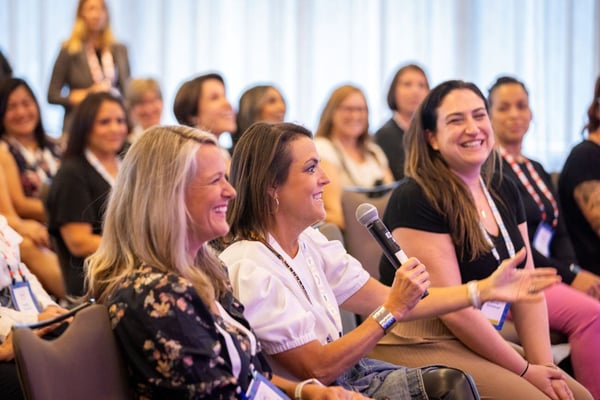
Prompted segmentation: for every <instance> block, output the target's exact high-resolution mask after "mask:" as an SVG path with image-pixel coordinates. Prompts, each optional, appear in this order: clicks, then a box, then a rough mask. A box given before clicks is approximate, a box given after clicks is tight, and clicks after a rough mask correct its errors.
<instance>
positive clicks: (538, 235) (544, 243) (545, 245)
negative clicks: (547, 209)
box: [533, 222, 554, 257]
mask: <svg viewBox="0 0 600 400" xmlns="http://www.w3.org/2000/svg"><path fill="white" fill-rule="evenodd" d="M552 237H554V229H552V227H551V226H550V225H548V224H547V223H545V222H540V224H539V225H538V227H537V229H536V230H535V234H534V235H533V247H534V248H535V249H536V250H537V251H539V252H540V253H541V254H543V255H544V257H550V243H551V242H552Z"/></svg>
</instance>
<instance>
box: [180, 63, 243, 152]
mask: <svg viewBox="0 0 600 400" xmlns="http://www.w3.org/2000/svg"><path fill="white" fill-rule="evenodd" d="M173 114H175V118H177V122H179V123H180V124H182V125H187V126H192V127H194V128H198V129H201V130H205V131H208V132H210V133H212V134H214V135H216V136H217V138H219V137H220V136H221V135H222V134H223V133H226V132H227V133H230V134H233V133H234V132H235V130H236V124H235V113H234V111H233V107H232V106H231V103H229V100H227V97H226V94H225V81H224V80H223V77H222V76H221V75H219V74H216V73H210V74H205V75H200V76H197V77H196V78H193V79H191V80H189V81H186V82H184V83H183V84H182V85H181V87H180V88H179V90H178V91H177V94H176V95H175V101H174V103H173ZM226 153H227V152H223V154H226Z"/></svg>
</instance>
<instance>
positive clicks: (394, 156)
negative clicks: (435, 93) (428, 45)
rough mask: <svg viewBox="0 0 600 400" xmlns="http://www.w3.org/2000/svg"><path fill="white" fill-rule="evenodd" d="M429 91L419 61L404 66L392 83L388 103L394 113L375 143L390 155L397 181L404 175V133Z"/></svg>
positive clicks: (380, 130)
mask: <svg viewBox="0 0 600 400" xmlns="http://www.w3.org/2000/svg"><path fill="white" fill-rule="evenodd" d="M428 92H429V81H428V80H427V74H425V71H424V70H423V68H421V67H419V66H418V65H416V64H408V65H405V66H403V67H401V68H400V69H399V70H398V72H396V74H395V75H394V79H392V83H391V84H390V89H389V91H388V94H387V104H388V107H389V108H390V110H392V113H393V115H392V118H390V119H389V120H388V122H386V123H385V124H384V125H383V126H382V127H381V128H379V130H378V131H377V132H375V142H377V144H378V145H379V146H381V149H382V150H383V152H384V153H385V155H386V157H387V158H388V161H389V163H390V169H391V170H392V174H394V179H395V180H397V181H399V180H400V179H402V178H403V177H404V145H403V143H402V140H403V138H404V132H405V131H406V130H407V129H408V126H409V125H410V121H411V119H412V116H413V114H414V113H415V111H417V108H418V107H419V104H421V102H422V101H423V99H424V98H425V96H427V93H428Z"/></svg>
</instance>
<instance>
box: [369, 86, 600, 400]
mask: <svg viewBox="0 0 600 400" xmlns="http://www.w3.org/2000/svg"><path fill="white" fill-rule="evenodd" d="M404 140H405V142H404V143H405V149H406V152H407V164H406V168H405V172H406V175H407V177H408V179H407V180H406V181H405V183H404V184H402V185H400V186H399V187H398V188H397V189H395V191H394V193H393V194H392V196H391V198H390V201H389V203H388V206H387V209H386V211H385V214H384V217H383V222H384V223H385V224H386V225H387V226H388V227H389V229H390V230H391V231H392V235H393V236H394V237H395V238H396V240H397V241H398V243H399V244H400V245H401V246H402V248H403V249H404V250H405V251H406V253H407V254H410V255H413V256H415V257H419V259H420V260H423V261H424V262H425V263H426V265H427V269H428V271H429V273H430V276H431V281H432V285H433V286H435V287H446V286H453V285H457V284H460V283H465V282H470V281H472V280H474V279H482V278H485V277H486V276H489V275H490V274H492V273H494V271H495V270H496V269H497V268H498V266H499V265H501V263H502V262H503V260H505V259H507V258H512V257H514V255H515V252H516V251H517V250H518V249H521V248H523V247H525V248H526V249H527V253H528V255H529V254H531V251H530V248H529V240H528V239H527V224H526V221H525V214H524V211H523V206H522V203H521V198H520V195H519V192H518V189H517V188H516V187H515V185H514V184H513V183H512V181H510V180H508V179H501V178H500V177H499V176H497V175H495V174H494V155H495V152H494V150H493V149H494V133H493V131H492V126H491V123H490V120H489V117H488V105H487V101H486V99H485V97H484V95H483V94H482V93H481V91H480V90H479V89H478V88H477V86H475V85H474V84H472V83H468V82H463V81H447V82H444V83H442V84H440V85H438V86H437V87H435V88H434V89H432V90H431V92H429V94H428V95H427V97H426V98H425V100H423V103H422V104H421V106H420V107H419V109H418V111H417V113H416V114H415V116H414V118H413V121H412V123H411V126H410V128H409V130H408V132H407V133H406V136H405V139H404ZM520 266H521V267H523V268H524V269H525V270H534V268H533V260H532V257H531V256H528V257H527V259H526V260H523V262H522V263H521V265H520ZM380 267H381V268H380V270H381V273H382V279H383V280H385V281H386V282H390V281H391V280H392V279H393V267H392V266H391V265H390V264H389V263H388V262H386V260H382V263H381V264H380ZM482 304H483V303H480V304H477V306H476V307H473V308H465V309H462V310H459V311H455V312H450V313H447V314H444V315H441V316H440V317H439V318H434V319H430V320H425V321H414V322H410V323H407V324H399V325H398V327H397V328H396V329H395V330H394V331H393V332H392V334H391V335H388V337H386V338H385V339H384V341H383V342H382V343H381V344H380V345H379V346H378V348H377V351H376V354H375V355H376V356H377V357H379V358H382V359H385V360H387V361H390V362H402V363H406V364H408V365H422V364H424V363H431V362H439V363H442V364H446V365H450V366H453V367H456V368H461V369H464V370H465V371H467V372H468V373H469V374H471V375H472V376H473V378H474V379H475V383H476V384H477V387H478V388H479V390H480V392H481V394H482V396H484V397H485V398H493V399H540V400H542V399H547V398H548V397H550V398H552V399H561V400H563V399H572V398H575V399H591V396H590V394H589V392H587V390H585V388H584V387H583V386H581V385H580V384H579V383H577V382H576V381H575V380H574V379H572V378H571V377H569V376H567V375H566V374H565V373H564V372H563V371H561V370H560V369H558V367H556V365H554V364H553V362H552V353H551V351H550V339H549V334H548V331H549V328H548V311H547V309H546V302H545V300H544V299H543V298H542V299H540V300H539V301H538V302H534V303H519V304H512V306H511V312H512V316H513V320H514V322H515V325H516V328H517V331H518V333H519V336H520V339H521V343H522V344H523V347H524V350H525V359H523V357H522V356H521V355H520V354H519V353H517V351H515V350H514V349H513V348H512V347H511V346H510V345H509V344H508V343H507V342H506V341H504V339H503V338H502V337H501V336H500V334H499V333H498V331H497V330H496V329H494V326H492V324H491V323H490V321H489V320H488V318H490V319H493V320H496V321H497V320H500V319H501V317H499V316H495V317H494V316H492V315H491V314H486V313H484V311H485V312H487V309H488V308H489V306H485V305H484V306H485V307H484V310H481V308H482ZM497 309H499V310H500V311H502V310H503V309H504V306H503V305H502V306H498V307H497ZM413 343H418V344H419V349H420V351H419V352H413V353H407V352H403V353H401V352H390V351H389V349H390V346H392V345H407V344H413Z"/></svg>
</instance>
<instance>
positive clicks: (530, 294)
mask: <svg viewBox="0 0 600 400" xmlns="http://www.w3.org/2000/svg"><path fill="white" fill-rule="evenodd" d="M525 254H526V251H525V248H523V249H521V250H519V251H518V252H517V254H515V256H514V257H512V258H508V259H506V260H504V261H503V262H502V264H500V266H499V267H498V269H496V271H494V273H493V274H492V275H490V276H489V277H488V278H486V279H484V280H482V281H480V282H479V290H480V293H481V300H482V301H483V302H485V301H488V300H492V299H493V300H501V301H508V302H517V301H539V300H541V299H543V294H542V291H543V290H544V289H546V288H547V287H550V286H552V285H554V284H556V283H558V282H560V279H561V278H560V276H559V275H557V274H556V269H555V268H535V269H517V265H519V264H520V263H521V262H523V260H524V259H525Z"/></svg>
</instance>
